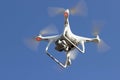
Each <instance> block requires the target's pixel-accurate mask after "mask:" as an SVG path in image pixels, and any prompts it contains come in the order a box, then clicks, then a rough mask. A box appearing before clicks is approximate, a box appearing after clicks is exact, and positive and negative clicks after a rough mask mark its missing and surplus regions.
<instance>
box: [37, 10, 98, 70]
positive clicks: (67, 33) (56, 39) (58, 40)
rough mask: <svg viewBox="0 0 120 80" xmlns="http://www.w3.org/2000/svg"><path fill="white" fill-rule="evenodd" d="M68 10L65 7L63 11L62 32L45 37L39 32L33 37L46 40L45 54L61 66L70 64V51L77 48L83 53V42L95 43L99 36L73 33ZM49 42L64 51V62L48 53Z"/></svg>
mask: <svg viewBox="0 0 120 80" xmlns="http://www.w3.org/2000/svg"><path fill="white" fill-rule="evenodd" d="M69 12H70V11H69V9H66V10H65V11H64V19H65V21H64V30H63V33H62V34H60V35H55V36H46V37H43V36H42V35H41V34H39V36H37V37H36V38H35V39H36V40H37V41H41V40H44V41H48V45H47V47H46V54H47V55H48V56H49V57H50V58H51V59H53V60H54V61H55V62H56V63H58V64H59V65H60V66H62V67H63V68H66V67H67V66H69V65H70V64H71V58H70V51H72V50H74V49H77V50H78V51H80V52H81V53H85V46H84V44H85V43H86V42H96V43H99V42H100V38H99V36H98V35H96V37H95V38H86V37H81V36H78V35H75V34H73V33H72V31H71V29H70V24H69V15H70V13H69ZM51 43H55V46H56V47H55V50H57V51H60V52H61V51H64V52H65V53H66V61H65V64H63V63H61V62H60V61H58V60H57V59H56V58H55V57H53V56H52V55H51V54H50V52H48V49H49V46H50V45H51ZM78 45H81V46H82V49H80V48H79V47H78Z"/></svg>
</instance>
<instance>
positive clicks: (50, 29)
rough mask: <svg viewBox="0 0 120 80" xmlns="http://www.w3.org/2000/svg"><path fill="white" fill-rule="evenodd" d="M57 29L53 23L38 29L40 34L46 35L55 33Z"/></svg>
mask: <svg viewBox="0 0 120 80" xmlns="http://www.w3.org/2000/svg"><path fill="white" fill-rule="evenodd" d="M57 33H58V30H57V28H56V27H55V26H54V25H49V26H47V27H46V28H45V29H43V30H41V31H40V34H41V35H48V34H57Z"/></svg>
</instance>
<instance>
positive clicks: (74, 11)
mask: <svg viewBox="0 0 120 80" xmlns="http://www.w3.org/2000/svg"><path fill="white" fill-rule="evenodd" d="M69 11H70V14H71V15H80V16H86V15H87V11H88V9H87V5H86V3H85V1H84V0H80V2H79V3H78V4H77V5H76V6H74V7H73V8H70V9H69ZM64 12H65V9H64V8H59V7H49V8H48V14H49V15H50V16H56V15H58V14H63V13H64Z"/></svg>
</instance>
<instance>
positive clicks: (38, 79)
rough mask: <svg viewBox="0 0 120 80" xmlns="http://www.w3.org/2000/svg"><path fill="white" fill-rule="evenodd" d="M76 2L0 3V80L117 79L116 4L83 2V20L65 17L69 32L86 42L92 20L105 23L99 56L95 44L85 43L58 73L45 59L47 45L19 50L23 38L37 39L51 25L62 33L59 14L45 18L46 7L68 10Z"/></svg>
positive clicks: (119, 14) (119, 22)
mask: <svg viewBox="0 0 120 80" xmlns="http://www.w3.org/2000/svg"><path fill="white" fill-rule="evenodd" d="M77 2H79V0H1V1H0V80H120V58H119V57H120V51H119V50H120V47H119V45H120V42H119V41H120V38H119V30H120V28H119V27H120V9H119V8H120V5H119V3H120V1H119V0H85V2H86V4H87V7H88V16H87V17H80V16H70V24H71V29H72V31H73V32H74V33H75V34H78V35H82V36H87V37H93V36H92V35H91V31H92V22H93V21H95V20H98V21H104V22H105V25H104V27H103V28H102V30H101V34H100V36H101V38H102V39H103V40H104V41H105V42H106V43H107V44H108V45H109V46H110V47H111V49H110V50H109V51H107V52H106V53H104V54H101V53H99V52H98V51H97V48H96V45H94V44H92V43H89V44H86V53H85V54H78V56H77V58H76V59H75V60H74V61H73V63H72V65H71V66H70V67H69V68H67V69H61V68H60V67H59V66H58V65H57V64H56V63H55V62H53V61H52V60H51V59H50V58H49V57H48V56H47V55H46V54H45V52H44V50H45V47H46V45H47V43H45V42H41V43H40V45H39V49H38V51H32V50H30V49H29V48H27V47H26V46H25V45H24V43H23V39H24V38H26V37H29V36H33V35H34V34H38V33H39V31H40V30H41V29H43V28H44V27H45V26H47V25H49V24H51V23H53V24H55V25H56V26H57V28H58V30H59V32H60V33H61V32H62V30H63V15H59V16H56V17H53V18H51V17H49V15H48V12H47V8H48V7H52V6H55V7H64V8H70V7H72V6H74V5H75V4H76V3H77ZM51 52H54V49H51ZM54 54H55V53H54ZM62 54H64V53H62ZM62 54H57V56H58V57H59V55H60V57H62V56H63V55H62ZM61 55H62V56H61ZM62 58H65V57H64V56H63V57H62Z"/></svg>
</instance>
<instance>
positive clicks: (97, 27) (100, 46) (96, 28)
mask: <svg viewBox="0 0 120 80" xmlns="http://www.w3.org/2000/svg"><path fill="white" fill-rule="evenodd" d="M102 26H104V23H103V22H102V23H101V22H94V27H93V35H94V36H95V37H96V38H97V46H98V51H99V52H105V51H107V50H108V49H109V48H110V47H109V46H108V45H107V44H106V43H105V42H104V41H103V40H102V39H100V37H99V33H100V28H101V27H102Z"/></svg>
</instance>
